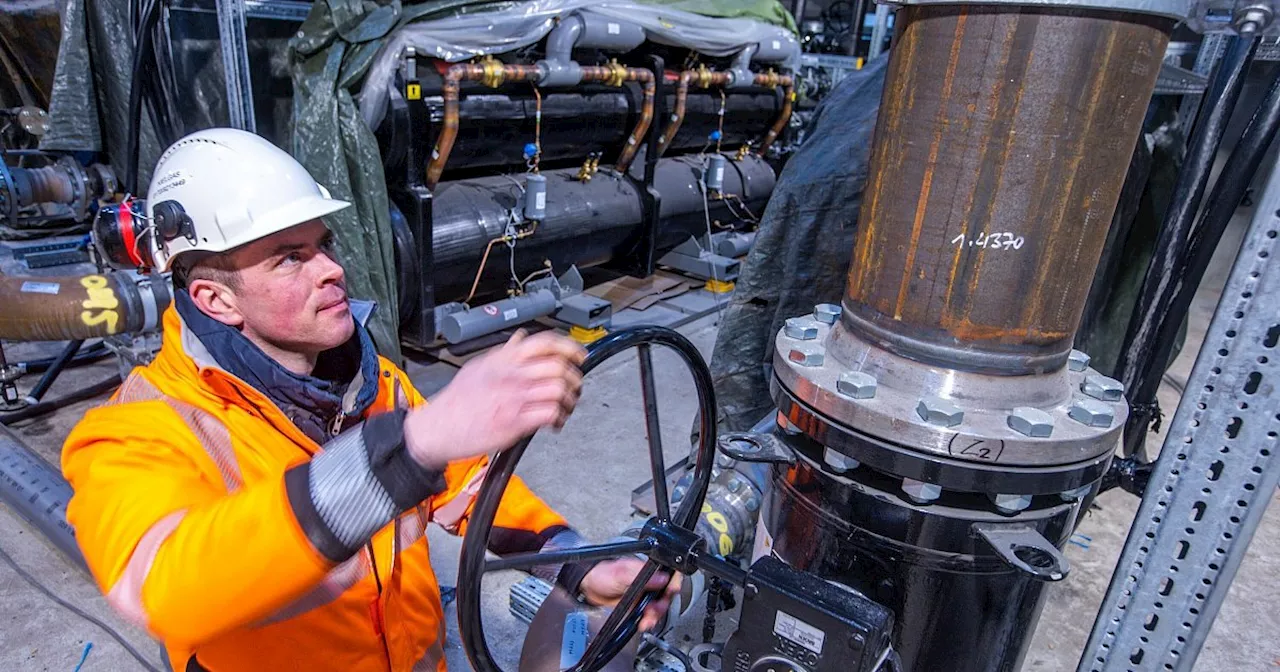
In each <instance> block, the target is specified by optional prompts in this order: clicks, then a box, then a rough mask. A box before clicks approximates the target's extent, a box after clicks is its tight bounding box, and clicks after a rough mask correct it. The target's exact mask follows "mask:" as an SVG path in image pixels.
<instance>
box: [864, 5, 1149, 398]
mask: <svg viewBox="0 0 1280 672" xmlns="http://www.w3.org/2000/svg"><path fill="white" fill-rule="evenodd" d="M898 21H899V24H898V25H899V28H898V31H899V32H898V38H897V43H896V44H895V46H894V49H893V50H892V52H893V53H892V55H891V58H890V63H889V72H888V75H887V80H886V81H887V82H888V84H887V85H886V87H885V95H884V101H883V103H882V105H881V108H880V116H879V118H878V120H877V122H876V131H875V141H874V146H873V148H872V153H871V165H870V173H871V175H870V179H869V181H868V184H867V188H866V196H865V199H864V205H863V209H862V213H861V216H860V218H859V221H860V226H859V230H858V232H857V238H856V242H855V245H854V254H853V263H852V265H851V267H850V271H849V284H848V287H847V290H846V295H845V297H844V308H845V310H844V313H843V315H842V317H841V320H842V322H843V324H844V327H845V328H846V329H849V330H850V331H852V332H854V333H856V334H858V335H859V336H860V337H862V338H864V339H867V340H869V341H871V342H872V343H875V344H877V345H878V346H880V347H883V348H885V349H887V350H889V351H890V352H893V353H895V354H898V355H902V356H905V357H909V358H911V359H914V360H917V361H921V362H925V363H928V364H933V365H940V366H944V367H950V368H954V369H959V370H965V371H977V372H985V373H997V374H1005V375H1020V374H1032V373H1038V372H1045V371H1051V370H1055V369H1057V368H1060V367H1061V366H1063V365H1064V364H1065V363H1066V359H1067V356H1068V354H1069V353H1070V350H1071V343H1072V339H1073V337H1074V334H1075V331H1076V329H1077V327H1078V326H1079V323H1080V317H1081V313H1082V311H1083V309H1084V303H1085V299H1086V297H1087V295H1088V292H1089V286H1090V283H1091V282H1092V280H1093V276H1094V271H1095V269H1096V268H1097V265H1098V260H1099V256H1100V255H1101V252H1102V246H1103V243H1104V241H1105V239H1106V237H1107V227H1108V226H1109V224H1110V222H1111V217H1112V213H1113V211H1114V210H1115V207H1116V202H1117V200H1118V199H1119V194H1120V188H1121V185H1122V184H1123V183H1124V177H1125V170H1126V167H1127V166H1128V163H1129V155H1130V153H1131V152H1132V150H1133V147H1134V145H1135V143H1136V142H1137V137H1138V133H1139V131H1140V127H1141V123H1142V119H1143V115H1144V113H1145V111H1146V108H1147V104H1148V101H1149V99H1150V97H1151V93H1152V91H1153V89H1154V87H1155V81H1156V75H1157V73H1158V71H1159V69H1160V61H1161V56H1162V55H1163V54H1164V50H1165V46H1166V44H1167V43H1168V40H1169V32H1170V31H1171V30H1172V28H1173V21H1172V19H1168V18H1163V17H1155V16H1147V15H1139V14H1128V13H1120V12H1113V11H1102V10H1085V9H1051V8H1030V7H1002V6H985V7H983V6H969V5H961V6H936V5H935V6H911V5H909V6H906V7H904V8H903V9H901V10H900V11H899V14H898Z"/></svg>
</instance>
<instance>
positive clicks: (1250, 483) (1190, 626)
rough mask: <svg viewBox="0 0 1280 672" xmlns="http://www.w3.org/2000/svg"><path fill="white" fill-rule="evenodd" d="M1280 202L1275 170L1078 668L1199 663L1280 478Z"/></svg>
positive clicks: (1101, 670)
mask: <svg viewBox="0 0 1280 672" xmlns="http://www.w3.org/2000/svg"><path fill="white" fill-rule="evenodd" d="M1277 209H1280V170H1276V169H1275V168H1274V167H1273V169H1272V173H1271V175H1270V178H1269V180H1268V182H1267V186H1266V189H1265V191H1264V193H1263V195H1262V197H1261V198H1260V199H1259V202H1258V205H1257V210H1256V211H1255V213H1256V214H1255V215H1254V218H1253V222H1252V223H1251V224H1250V226H1249V231H1248V232H1247V233H1246V235H1245V240H1244V244H1243V245H1242V246H1241V248H1240V251H1239V252H1238V253H1237V256H1236V261H1235V266H1234V267H1233V268H1232V271H1231V276H1230V278H1229V279H1228V281H1227V285H1226V288H1225V289H1223V292H1222V298H1221V299H1220V300H1219V302H1218V308H1217V311H1216V312H1215V313H1214V316H1213V322H1212V323H1211V324H1210V326H1209V330H1208V332H1207V333H1206V334H1205V339H1204V345H1203V346H1202V347H1201V349H1200V355H1199V357H1198V358H1197V359H1196V364H1195V368H1194V369H1193V370H1192V372H1191V378H1190V379H1189V380H1188V381H1187V387H1186V392H1185V393H1184V394H1183V396H1182V401H1181V403H1180V404H1179V405H1178V412H1177V414H1176V415H1174V417H1173V422H1171V423H1170V425H1169V429H1168V434H1166V437H1167V438H1166V440H1165V444H1164V447H1163V448H1162V449H1161V451H1160V458H1159V459H1158V460H1157V461H1156V465H1155V470H1154V472H1153V473H1152V475H1151V480H1150V481H1149V483H1148V485H1147V489H1146V495H1145V497H1144V498H1143V501H1142V506H1141V507H1140V508H1139V509H1138V515H1137V517H1136V518H1135V519H1134V522H1133V527H1132V528H1130V530H1129V537H1128V540H1127V541H1126V542H1125V547H1124V552H1123V553H1122V554H1121V556H1120V561H1119V562H1118V563H1117V565H1116V572H1115V574H1114V575H1113V576H1112V578H1111V585H1110V587H1109V588H1108V589H1107V595H1106V598H1105V600H1104V601H1103V604H1102V609H1101V610H1100V611H1099V612H1098V620H1097V621H1096V622H1095V623H1094V626H1093V633H1092V635H1091V636H1090V637H1089V644H1088V646H1086V647H1085V650H1084V656H1083V657H1082V658H1081V660H1080V664H1079V667H1078V668H1077V670H1078V671H1079V672H1105V671H1109V670H1160V671H1162V672H1163V671H1165V670H1187V671H1189V670H1191V669H1192V667H1193V666H1194V665H1195V661H1196V658H1197V656H1199V654H1200V649H1201V647H1202V646H1203V645H1204V641H1205V638H1206V637H1207V636H1208V634H1209V631H1210V629H1211V628H1212V626H1213V621H1214V619H1215V618H1216V617H1217V614H1218V609H1219V608H1220V607H1221V606H1222V601H1223V599H1224V598H1225V597H1226V595H1227V589H1228V587H1229V586H1230V584H1231V580H1232V579H1233V578H1234V577H1235V573H1236V570H1237V569H1238V568H1239V566H1240V562H1241V560H1243V559H1244V555H1245V551H1246V550H1247V548H1248V546H1249V541H1250V540H1251V539H1252V537H1253V534H1254V531H1255V530H1256V529H1257V527H1258V523H1259V521H1260V520H1261V519H1262V514H1263V512H1264V511H1265V510H1266V508H1267V504H1268V503H1269V502H1270V501H1271V498H1272V496H1273V494H1274V493H1275V491H1276V485H1277V482H1280V460H1277V459H1276V457H1275V455H1274V453H1275V452H1276V451H1277V450H1280V442H1278V441H1277V436H1278V435H1280V414H1277V413H1276V410H1277V408H1276V394H1275V390H1276V383H1277V382H1278V381H1280V366H1277V364H1278V363H1280V343H1278V342H1277V341H1280V264H1277V263H1276V261H1275V255H1276V254H1278V253H1280V249H1277V248H1278V247H1280V246H1277V244H1276V242H1277V241H1276V238H1277V232H1278V231H1280V216H1278V214H1277Z"/></svg>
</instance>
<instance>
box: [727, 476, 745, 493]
mask: <svg viewBox="0 0 1280 672" xmlns="http://www.w3.org/2000/svg"><path fill="white" fill-rule="evenodd" d="M725 487H727V488H729V492H735V493H736V492H737V491H739V490H741V489H742V481H739V480H738V479H736V478H735V479H733V480H732V481H729V485H727V486H725Z"/></svg>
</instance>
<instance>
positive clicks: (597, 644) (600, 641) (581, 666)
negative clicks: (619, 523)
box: [573, 560, 658, 672]
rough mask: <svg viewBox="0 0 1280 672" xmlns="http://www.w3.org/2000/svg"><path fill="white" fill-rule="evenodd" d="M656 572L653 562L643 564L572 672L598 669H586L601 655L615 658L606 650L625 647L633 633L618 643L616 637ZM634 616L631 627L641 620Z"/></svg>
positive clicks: (638, 615)
mask: <svg viewBox="0 0 1280 672" xmlns="http://www.w3.org/2000/svg"><path fill="white" fill-rule="evenodd" d="M657 571H658V563H656V562H654V561H653V560H650V561H648V562H646V563H644V567H643V568H641V570H640V572H639V573H638V574H636V578H635V579H634V580H633V581H632V582H631V585H630V586H628V587H627V592H626V593H623V595H622V599H620V600H618V604H617V606H615V607H614V608H613V611H612V612H610V613H609V618H607V619H605V622H604V625H602V626H600V630H599V631H598V632H597V633H596V635H595V637H593V638H592V639H591V643H590V644H589V645H587V650H586V651H585V652H584V653H583V654H582V659H581V661H580V662H579V663H578V664H577V665H575V666H574V668H573V671H574V672H579V671H585V670H590V669H595V668H597V667H599V666H592V667H588V665H591V663H593V662H594V661H595V660H596V659H597V658H598V657H600V655H601V654H602V653H603V654H605V655H606V659H607V658H612V657H613V656H616V655H617V654H618V651H616V650H615V651H607V650H606V649H618V648H620V646H625V645H626V641H627V640H630V639H631V635H634V634H635V633H634V632H632V633H629V634H628V636H627V637H626V639H625V640H623V641H618V635H619V634H622V629H623V628H624V627H626V625H627V624H626V623H624V621H625V620H626V619H627V617H628V616H631V615H632V612H634V611H635V610H636V607H637V606H638V605H639V604H640V602H641V601H642V600H643V599H644V596H645V593H646V590H645V586H646V585H648V583H649V579H651V578H653V575H654V574H655V573H656V572H657ZM635 616H636V618H635V619H634V621H635V622H634V623H633V625H635V624H638V623H639V621H640V618H641V615H640V614H635Z"/></svg>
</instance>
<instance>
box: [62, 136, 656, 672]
mask: <svg viewBox="0 0 1280 672" xmlns="http://www.w3.org/2000/svg"><path fill="white" fill-rule="evenodd" d="M345 207H347V203H344V202H342V201H337V200H333V199H331V198H330V197H329V194H328V192H327V191H325V190H324V188H323V187H321V186H319V185H318V184H316V183H315V181H314V180H312V178H311V177H310V175H308V174H307V172H306V170H305V169H303V167H302V166H301V165H300V164H298V163H297V162H296V161H294V160H293V158H292V157H290V156H289V155H288V154H286V153H285V152H283V151H281V150H279V149H278V148H276V147H274V146H273V145H271V144H270V143H268V142H266V141H264V140H262V139H261V138H258V137H257V136H255V135H252V134H249V133H244V132H241V131H234V130H228V129H214V130H209V131H202V132H199V133H196V134H194V135H191V136H188V137H187V138H184V139H182V140H180V141H178V142H177V143H175V144H174V146H173V147H171V148H169V149H168V150H167V151H166V152H165V153H164V155H163V156H162V157H161V158H160V161H159V165H158V166H157V167H156V170H155V176H154V178H153V180H152V183H151V188H150V191H149V193H148V199H147V209H148V213H149V215H150V217H151V220H150V224H151V228H150V230H149V231H150V233H149V235H148V237H149V238H150V240H148V241H144V243H145V244H148V245H149V246H150V251H151V256H152V259H154V261H155V263H156V265H157V267H159V268H160V269H161V270H171V271H173V278H174V287H175V291H174V303H173V306H172V307H170V308H169V309H168V310H167V311H166V312H165V315H164V344H163V347H162V348H161V350H160V353H159V355H158V356H157V358H156V360H155V361H154V362H153V363H152V364H150V365H149V366H147V367H144V368H139V369H135V370H134V371H133V373H132V374H131V375H130V376H129V378H128V379H127V380H126V381H125V383H124V384H123V385H122V386H121V388H120V390H119V391H118V392H117V393H116V395H115V396H114V397H113V398H112V400H111V401H110V402H108V403H107V404H106V405H104V406H103V407H101V408H98V409H95V410H92V411H90V412H89V413H87V414H86V415H85V417H84V419H83V420H82V421H81V422H80V424H79V425H77V426H76V428H75V429H74V430H73V431H72V433H71V435H70V436H69V437H68V439H67V443H66V446H65V448H64V451H63V471H64V473H65V474H66V477H67V480H68V481H70V482H71V484H72V486H73V487H74V488H75V497H74V498H73V499H72V500H71V503H70V505H69V506H68V511H67V516H68V519H69V520H70V522H71V523H72V525H73V526H74V527H75V528H76V537H77V540H78V542H79V544H80V547H81V549H82V550H83V552H84V556H85V559H86V560H87V561H88V564H89V568H90V570H91V571H92V572H93V575H94V577H95V579H96V580H97V581H98V584H99V586H100V587H101V589H102V590H103V591H104V593H105V594H106V595H107V598H108V601H109V602H110V603H111V604H112V606H113V607H115V608H116V609H117V610H118V611H119V612H120V613H121V614H123V615H124V616H126V617H127V618H129V619H130V620H132V621H133V622H135V623H137V624H138V625H140V626H142V627H144V628H146V629H147V630H148V631H149V632H150V633H152V634H153V635H154V636H155V637H156V638H158V639H159V640H161V641H162V642H163V643H164V646H165V649H166V652H167V654H168V656H169V660H170V663H171V665H172V666H173V667H174V669H177V670H213V671H215V672H220V671H222V670H284V669H302V670H327V669H333V670H440V671H443V670H444V669H445V663H444V656H443V648H442V645H443V638H444V632H445V625H444V621H443V608H442V606H441V602H440V594H439V588H438V586H437V584H436V579H435V576H434V574H433V572H432V569H431V564H430V560H429V557H428V550H427V543H426V540H425V538H424V530H425V527H426V524H427V523H428V522H432V521H434V522H436V523H438V524H440V525H443V526H444V527H445V528H447V529H449V530H451V531H453V532H454V533H461V532H462V531H463V530H464V529H465V525H466V520H467V513H468V510H469V506H470V504H471V499H472V497H474V495H475V493H476V491H477V490H478V487H479V484H480V481H481V479H482V478H483V476H484V473H485V469H486V465H487V459H486V458H485V457H483V456H485V455H487V454H490V453H493V452H495V451H500V450H504V449H506V448H507V447H509V446H510V445H512V444H514V443H515V442H516V441H518V440H519V439H520V438H522V437H524V436H527V435H529V434H530V433H532V432H534V431H536V430H538V429H539V428H542V427H559V426H560V425H562V424H563V423H564V421H565V419H566V418H567V417H568V415H569V414H570V413H571V412H572V410H573V408H574V405H575V404H576V403H577V397H578V392H579V388H580V386H581V373H580V370H579V368H578V365H579V364H581V363H582V361H583V357H584V352H583V350H582V349H581V348H580V347H579V346H578V345H577V344H575V343H573V342H572V341H569V340H568V339H565V338H561V337H558V336H554V335H550V334H539V335H536V336H523V335H517V336H515V337H513V338H512V339H511V340H510V341H509V342H508V343H507V344H506V345H505V346H503V347H501V348H498V349H496V350H495V351H493V352H491V353H489V354H487V355H485V356H483V357H480V358H477V359H476V360H474V361H472V362H470V363H469V364H468V365H467V366H464V367H463V368H462V369H461V370H460V371H459V372H458V374H457V376H456V377H455V378H454V380H453V382H452V383H450V385H449V386H447V387H446V388H445V389H444V390H442V391H441V392H440V394H439V395H438V396H437V397H436V398H435V399H433V400H432V402H431V403H430V404H425V403H424V402H423V399H422V397H421V396H420V395H419V394H418V393H417V391H416V390H414V388H413V386H412V385H411V384H410V382H409V379H408V377H407V376H406V375H405V374H404V372H403V371H400V370H399V369H398V368H396V367H395V366H394V365H392V364H391V363H390V362H388V361H387V360H385V359H382V358H380V357H378V356H377V354H376V353H375V350H374V347H373V344H372V342H371V341H370V338H369V336H368V334H367V333H366V332H365V330H364V329H363V327H361V326H360V325H359V324H358V323H357V322H356V320H354V319H353V317H352V314H351V309H350V306H349V305H348V302H347V294H346V290H345V288H344V284H343V270H342V268H341V267H340V266H339V265H338V264H337V263H336V262H335V261H334V258H333V253H332V236H331V234H330V233H329V232H328V230H327V229H326V228H325V226H324V224H323V223H322V222H321V220H320V218H321V217H323V216H325V215H327V214H330V213H333V212H335V211H337V210H339V209H341V208H345ZM493 539H494V547H493V548H491V549H490V550H492V551H494V552H496V553H499V554H504V553H512V552H526V551H535V550H539V549H541V548H544V547H545V548H553V547H564V546H569V545H574V544H577V543H580V538H579V537H577V535H576V534H575V533H574V532H573V531H572V530H571V529H570V528H569V527H568V525H567V524H566V522H565V520H564V519H563V518H562V517H561V516H560V515H558V514H556V513H555V512H554V511H552V510H551V509H550V508H548V507H547V506H546V505H545V504H543V503H542V502H541V501H540V500H539V499H538V498H537V497H535V496H534V495H533V494H532V493H531V492H530V491H529V490H528V488H527V487H525V485H524V484H523V483H521V482H520V481H519V480H518V479H513V480H512V483H511V485H510V487H509V488H508V490H507V493H506V495H505V497H504V500H503V504H502V508H501V510H500V511H499V513H498V516H497V519H496V521H495V533H494V535H493ZM640 567H641V563H640V562H639V561H638V560H635V559H625V560H617V561H612V562H607V563H601V564H598V565H595V566H594V567H591V566H577V565H566V566H563V567H548V568H541V569H540V570H538V573H539V574H540V575H542V576H544V577H545V578H548V579H549V580H554V581H557V582H558V583H559V584H560V585H562V586H564V587H565V588H566V589H568V590H570V591H578V593H579V594H580V595H581V596H582V597H584V598H585V599H586V600H587V601H589V602H592V603H595V604H602V605H608V604H615V603H616V601H617V599H618V598H620V597H621V595H622V592H623V590H624V589H625V587H626V586H627V584H628V583H629V581H630V579H631V578H633V577H634V576H635V575H636V573H637V571H638V570H639V568H640ZM665 581H666V577H657V578H655V579H654V581H653V582H652V583H651V586H650V587H651V588H652V589H655V590H661V589H662V587H663V584H664V582H665ZM675 584H676V582H672V585H671V586H668V589H667V591H668V592H667V596H666V599H664V600H661V601H660V603H659V604H658V605H657V606H656V608H654V609H652V610H651V611H649V612H648V613H646V614H645V621H644V623H643V624H642V626H644V627H651V626H652V625H654V624H655V623H656V621H657V620H658V618H659V617H660V615H661V613H662V612H663V611H664V610H665V609H666V603H667V601H668V600H669V597H670V593H671V591H672V590H673V589H674V587H675Z"/></svg>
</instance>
